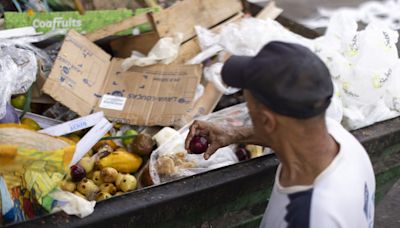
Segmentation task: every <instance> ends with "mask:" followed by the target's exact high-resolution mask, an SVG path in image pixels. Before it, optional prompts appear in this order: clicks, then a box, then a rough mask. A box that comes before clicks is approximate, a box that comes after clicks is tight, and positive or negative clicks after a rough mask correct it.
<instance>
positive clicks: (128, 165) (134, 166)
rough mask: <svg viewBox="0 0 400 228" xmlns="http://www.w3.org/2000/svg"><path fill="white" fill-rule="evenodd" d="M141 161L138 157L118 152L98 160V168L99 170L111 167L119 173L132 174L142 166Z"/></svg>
mask: <svg viewBox="0 0 400 228" xmlns="http://www.w3.org/2000/svg"><path fill="white" fill-rule="evenodd" d="M142 161H143V160H142V158H141V157H140V156H139V155H136V154H132V153H129V152H126V151H122V150H118V151H115V152H112V153H111V154H110V155H108V156H107V157H104V158H102V159H100V160H99V162H98V166H99V167H100V169H103V168H106V167H111V168H114V169H116V170H117V171H118V172H121V173H134V172H136V171H137V170H138V169H139V167H140V166H141V165H142Z"/></svg>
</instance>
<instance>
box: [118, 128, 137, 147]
mask: <svg viewBox="0 0 400 228" xmlns="http://www.w3.org/2000/svg"><path fill="white" fill-rule="evenodd" d="M137 134H138V133H137V131H135V130H133V129H129V130H126V131H125V132H124V134H123V136H135V135H137ZM132 142H133V137H132V138H126V139H122V143H123V144H124V145H125V146H128V145H130V144H132Z"/></svg>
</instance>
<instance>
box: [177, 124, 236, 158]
mask: <svg viewBox="0 0 400 228" xmlns="http://www.w3.org/2000/svg"><path fill="white" fill-rule="evenodd" d="M196 135H199V136H204V137H206V138H207V139H208V142H209V144H210V145H209V146H208V149H207V151H206V152H205V153H204V159H206V160H208V158H210V156H211V155H212V154H214V153H215V151H217V150H218V149H219V148H221V147H224V146H228V145H230V144H232V143H234V140H235V137H234V135H233V134H232V129H231V128H229V127H221V126H218V125H216V124H212V123H209V122H204V121H199V120H195V121H194V122H193V124H192V126H190V130H189V134H188V136H187V137H186V141H185V149H186V150H189V145H190V141H191V140H192V138H193V137H194V136H196Z"/></svg>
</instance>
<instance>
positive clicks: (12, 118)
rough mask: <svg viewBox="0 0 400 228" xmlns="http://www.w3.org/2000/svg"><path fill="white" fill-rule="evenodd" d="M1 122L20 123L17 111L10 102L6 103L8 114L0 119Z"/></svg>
mask: <svg viewBox="0 0 400 228" xmlns="http://www.w3.org/2000/svg"><path fill="white" fill-rule="evenodd" d="M0 123H19V118H18V114H17V111H15V109H14V107H13V106H11V105H10V104H9V103H7V105H6V115H5V116H4V117H3V119H0Z"/></svg>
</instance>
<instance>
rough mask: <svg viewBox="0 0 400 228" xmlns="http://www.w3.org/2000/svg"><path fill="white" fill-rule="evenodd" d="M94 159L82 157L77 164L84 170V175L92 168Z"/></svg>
mask: <svg viewBox="0 0 400 228" xmlns="http://www.w3.org/2000/svg"><path fill="white" fill-rule="evenodd" d="M94 163H95V162H94V159H92V158H90V157H83V158H82V159H81V160H80V161H79V162H78V164H79V165H80V166H82V167H83V168H84V169H85V172H86V173H90V172H91V171H92V170H93V167H94Z"/></svg>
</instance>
